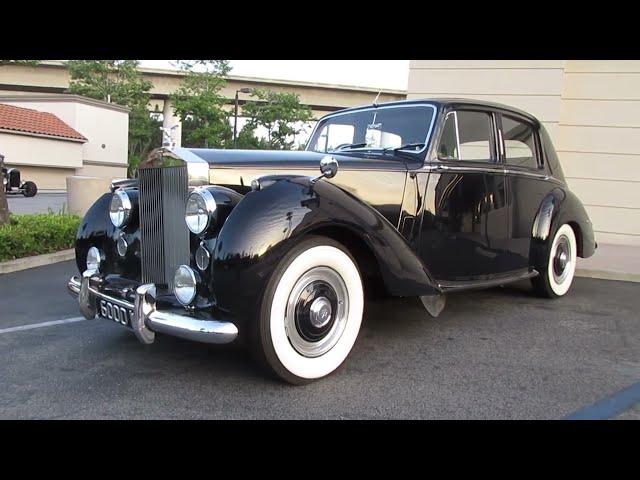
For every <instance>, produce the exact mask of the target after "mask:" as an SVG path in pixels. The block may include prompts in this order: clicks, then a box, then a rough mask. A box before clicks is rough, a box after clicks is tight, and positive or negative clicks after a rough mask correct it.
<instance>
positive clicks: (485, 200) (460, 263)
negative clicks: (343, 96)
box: [68, 99, 596, 384]
mask: <svg viewBox="0 0 640 480" xmlns="http://www.w3.org/2000/svg"><path fill="white" fill-rule="evenodd" d="M318 167H319V168H320V174H318V173H317V172H316V170H317V169H318ZM111 190H112V191H111V192H109V193H105V194H104V195H103V196H102V197H100V198H99V199H98V200H97V201H96V202H95V204H94V205H93V206H92V207H91V209H90V210H89V211H88V212H87V214H86V216H85V217H84V220H83V221H82V223H81V225H80V228H79V230H78V237H77V243H76V262H77V266H78V269H79V271H80V276H74V277H72V278H71V279H70V281H69V283H68V287H69V290H70V291H71V292H72V293H73V294H74V295H77V296H78V298H79V304H80V309H81V311H82V312H83V314H84V315H85V316H86V317H87V318H94V317H95V316H96V315H98V316H100V317H104V318H108V319H112V320H115V321H116V322H118V323H121V324H122V325H124V326H126V327H128V328H129V329H131V330H132V331H133V332H134V333H135V335H136V336H137V337H138V338H139V339H140V340H141V341H142V342H143V343H152V342H153V341H154V339H155V336H156V334H157V333H160V334H168V335H175V336H179V337H183V338H187V339H190V340H196V341H202V342H209V343H226V342H231V341H234V340H236V338H238V339H239V340H243V341H244V342H246V344H247V345H248V346H249V347H250V348H251V349H252V350H253V351H254V352H255V354H256V356H257V358H258V359H260V360H261V361H262V362H263V363H264V364H265V365H266V366H267V367H268V368H270V369H271V371H272V372H274V373H275V374H277V375H278V376H279V377H281V378H282V379H284V380H286V381H288V382H291V383H296V384H298V383H305V382H308V381H311V380H314V379H318V378H321V377H324V376H326V375H327V374H329V373H331V372H333V371H334V370H335V369H336V368H338V367H339V366H340V365H341V364H342V363H343V362H344V360H345V359H346V357H347V355H348V354H349V352H350V351H351V349H352V347H353V345H354V342H355V341H356V337H357V336H358V332H359V330H360V326H361V322H362V314H363V305H364V298H365V292H374V293H375V292H382V293H385V294H388V295H393V296H403V297H407V296H415V297H419V298H420V300H421V301H422V304H423V305H424V307H425V309H426V310H427V311H428V312H429V313H430V314H431V315H434V316H436V315H438V314H439V313H440V312H441V310H442V308H443V307H444V299H445V295H446V294H447V293H449V292H456V291H463V290H467V289H472V288H481V287H490V286H495V285H502V284H506V283H509V282H514V281H518V280H522V279H531V282H532V283H533V287H534V290H535V291H536V292H537V293H538V294H540V295H543V296H546V297H550V298H554V297H561V296H563V295H565V294H566V293H567V292H568V291H569V288H570V286H571V283H572V280H573V276H574V272H575V268H576V259H577V258H578V257H589V256H591V255H593V253H594V251H595V249H596V243H595V240H594V234H593V229H592V225H591V222H590V220H589V218H588V216H587V213H586V212H585V209H584V207H583V205H582V204H581V202H580V200H578V198H576V196H575V195H574V194H573V193H572V192H571V191H570V190H569V188H568V187H567V184H566V182H565V179H564V175H563V172H562V168H561V166H560V163H559V162H558V158H557V156H556V152H555V150H554V147H553V145H552V143H551V141H550V139H549V135H548V134H547V132H546V130H545V128H544V126H543V125H542V124H541V123H540V122H539V121H538V120H537V119H536V118H534V117H533V116H531V115H529V114H527V113H525V112H522V111H520V110H517V109H514V108H510V107H507V106H504V105H498V104H493V103H486V102H479V101H472V100H459V99H438V100H419V101H404V102H394V103H388V104H381V105H376V104H373V105H369V106H364V107H359V108H351V109H347V110H342V111H338V112H335V113H331V114H329V115H327V116H325V117H323V118H322V119H321V120H320V121H319V122H318V123H317V125H316V126H315V128H314V130H313V132H312V134H311V137H310V140H309V142H308V144H307V147H306V151H241V150H209V149H189V148H172V146H171V145H170V144H167V145H165V146H164V147H163V148H160V149H157V150H155V151H154V152H153V153H152V154H151V156H150V157H149V159H148V160H147V161H146V162H145V163H144V164H142V165H141V166H140V168H139V175H138V178H137V179H136V180H129V181H124V182H120V183H114V184H113V185H112V189H111Z"/></svg>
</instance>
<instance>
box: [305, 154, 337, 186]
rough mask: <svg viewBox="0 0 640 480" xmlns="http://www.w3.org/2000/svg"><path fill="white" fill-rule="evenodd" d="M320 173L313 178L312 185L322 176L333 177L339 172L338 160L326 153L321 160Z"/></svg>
mask: <svg viewBox="0 0 640 480" xmlns="http://www.w3.org/2000/svg"><path fill="white" fill-rule="evenodd" d="M320 173H321V175H318V176H317V177H315V178H312V179H311V185H313V184H314V183H316V182H317V181H318V180H320V179H321V178H333V177H335V176H336V174H337V173H338V161H337V160H336V159H335V158H333V157H332V156H331V155H325V156H324V157H322V160H320Z"/></svg>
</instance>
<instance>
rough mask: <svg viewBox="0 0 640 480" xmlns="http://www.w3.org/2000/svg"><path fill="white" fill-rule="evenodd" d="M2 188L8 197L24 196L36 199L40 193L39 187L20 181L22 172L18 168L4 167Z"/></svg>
mask: <svg viewBox="0 0 640 480" xmlns="http://www.w3.org/2000/svg"><path fill="white" fill-rule="evenodd" d="M1 173H2V187H3V188H4V190H5V192H6V193H7V194H8V195H12V194H19V193H21V194H23V195H24V196H25V197H34V196H35V195H36V193H38V187H37V186H36V184H35V183H34V182H32V181H26V182H23V181H22V180H21V179H20V170H18V169H17V168H5V167H2V172H1Z"/></svg>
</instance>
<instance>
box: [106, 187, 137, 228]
mask: <svg viewBox="0 0 640 480" xmlns="http://www.w3.org/2000/svg"><path fill="white" fill-rule="evenodd" d="M115 199H119V200H120V205H121V206H120V207H118V208H117V210H114V207H113V203H114V200H115ZM132 211H133V206H132V203H131V198H129V195H128V194H127V192H125V191H124V190H116V191H115V192H113V194H112V196H111V202H109V218H110V219H111V223H112V224H113V226H114V227H116V228H121V227H124V226H125V225H126V224H127V222H128V221H129V220H130V219H131V212H132Z"/></svg>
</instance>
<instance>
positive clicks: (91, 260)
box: [87, 247, 102, 270]
mask: <svg viewBox="0 0 640 480" xmlns="http://www.w3.org/2000/svg"><path fill="white" fill-rule="evenodd" d="M101 262H102V253H100V250H98V249H97V248H96V247H91V248H90V249H89V251H88V252H87V270H99V269H100V263H101Z"/></svg>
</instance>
